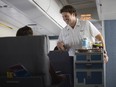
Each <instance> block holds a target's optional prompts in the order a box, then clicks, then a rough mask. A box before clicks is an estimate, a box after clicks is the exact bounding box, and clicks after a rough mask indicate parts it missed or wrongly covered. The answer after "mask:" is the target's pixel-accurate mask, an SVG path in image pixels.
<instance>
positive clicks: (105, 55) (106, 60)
mask: <svg viewBox="0 0 116 87" xmlns="http://www.w3.org/2000/svg"><path fill="white" fill-rule="evenodd" d="M108 59H109V58H108V55H107V53H104V62H105V63H107V62H108Z"/></svg>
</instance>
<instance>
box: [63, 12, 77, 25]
mask: <svg viewBox="0 0 116 87" xmlns="http://www.w3.org/2000/svg"><path fill="white" fill-rule="evenodd" d="M62 17H63V20H64V21H65V22H66V24H68V25H71V24H72V23H73V20H74V19H75V15H74V14H70V13H69V12H62Z"/></svg>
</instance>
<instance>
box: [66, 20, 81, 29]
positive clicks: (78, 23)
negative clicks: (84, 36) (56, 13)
mask: <svg viewBox="0 0 116 87" xmlns="http://www.w3.org/2000/svg"><path fill="white" fill-rule="evenodd" d="M80 25H81V24H80V20H79V19H78V18H77V22H76V25H75V26H77V27H79V26H80ZM69 28H70V26H69V25H67V26H66V29H67V30H69Z"/></svg>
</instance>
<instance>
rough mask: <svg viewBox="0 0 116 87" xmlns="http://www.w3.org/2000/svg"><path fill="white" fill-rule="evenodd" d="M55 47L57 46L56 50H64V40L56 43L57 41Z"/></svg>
mask: <svg viewBox="0 0 116 87" xmlns="http://www.w3.org/2000/svg"><path fill="white" fill-rule="evenodd" d="M57 47H58V50H61V51H65V50H66V48H65V45H64V42H63V41H61V42H58V43H57Z"/></svg>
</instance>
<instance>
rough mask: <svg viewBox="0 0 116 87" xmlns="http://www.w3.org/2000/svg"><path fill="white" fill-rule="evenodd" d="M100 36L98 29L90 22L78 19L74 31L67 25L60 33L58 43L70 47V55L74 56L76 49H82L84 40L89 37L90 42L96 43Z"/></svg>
mask: <svg viewBox="0 0 116 87" xmlns="http://www.w3.org/2000/svg"><path fill="white" fill-rule="evenodd" d="M98 34H100V32H99V31H98V30H97V29H96V27H95V26H94V25H93V24H92V23H91V22H90V21H82V20H79V19H77V22H76V25H75V27H74V29H72V27H70V26H69V25H67V26H66V27H65V28H64V29H63V30H62V31H61V33H60V35H59V38H58V41H63V42H64V44H65V45H66V47H68V50H69V55H70V56H74V54H75V49H80V48H81V47H82V44H81V43H82V38H83V37H87V39H88V40H89V42H92V43H94V42H95V39H94V38H95V36H96V35H98Z"/></svg>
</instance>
